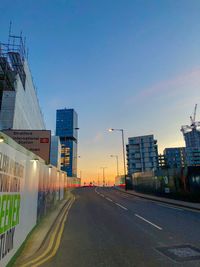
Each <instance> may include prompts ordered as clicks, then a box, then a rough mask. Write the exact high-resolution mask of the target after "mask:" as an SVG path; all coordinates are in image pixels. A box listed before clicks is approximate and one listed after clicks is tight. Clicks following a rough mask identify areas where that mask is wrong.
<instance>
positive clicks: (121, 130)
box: [108, 128, 127, 190]
mask: <svg viewBox="0 0 200 267" xmlns="http://www.w3.org/2000/svg"><path fill="white" fill-rule="evenodd" d="M108 131H109V132H113V131H119V132H121V135H122V151H123V162H124V183H125V190H127V183H126V160H125V148H124V146H125V145H124V130H123V129H113V128H111V129H109V130H108Z"/></svg>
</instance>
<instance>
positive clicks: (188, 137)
mask: <svg viewBox="0 0 200 267" xmlns="http://www.w3.org/2000/svg"><path fill="white" fill-rule="evenodd" d="M196 111H197V104H196V105H195V109H194V115H193V116H190V120H191V124H190V125H184V126H182V127H181V131H182V133H183V136H184V139H185V147H186V161H187V165H188V166H200V121H196V120H195V119H196Z"/></svg>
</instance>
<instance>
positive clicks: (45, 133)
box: [3, 130, 51, 164]
mask: <svg viewBox="0 0 200 267" xmlns="http://www.w3.org/2000/svg"><path fill="white" fill-rule="evenodd" d="M3 132H4V133H5V134H7V135H8V136H10V137H11V138H12V139H14V140H15V141H16V142H17V143H18V144H20V145H22V146H24V147H25V148H27V149H28V150H30V151H31V152H33V153H34V154H36V155H38V156H39V157H41V158H42V159H44V160H45V162H46V163H47V164H48V163H49V158H50V144H51V131H49V130H5V131H3Z"/></svg>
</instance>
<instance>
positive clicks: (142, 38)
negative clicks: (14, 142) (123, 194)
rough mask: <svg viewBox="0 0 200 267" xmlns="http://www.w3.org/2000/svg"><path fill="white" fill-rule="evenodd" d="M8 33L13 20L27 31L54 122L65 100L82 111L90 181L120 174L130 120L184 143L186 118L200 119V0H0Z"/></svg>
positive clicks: (1, 33)
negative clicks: (181, 128) (118, 163)
mask: <svg viewBox="0 0 200 267" xmlns="http://www.w3.org/2000/svg"><path fill="white" fill-rule="evenodd" d="M0 12H1V17H0V41H4V42H5V41H6V40H7V36H8V28H9V21H10V20H12V24H13V26H12V31H13V32H14V33H15V34H18V33H20V31H21V30H22V31H23V34H24V35H25V36H26V40H27V46H28V48H29V64H30V68H31V70H32V75H33V78H34V82H35V84H36V87H37V91H38V96H39V100H40V105H41V108H42V111H43V113H44V117H45V121H46V127H47V129H51V130H52V131H53V132H54V130H55V115H56V109H58V108H64V107H66V108H74V109H75V110H76V111H77V113H78V115H79V127H80V130H79V155H80V159H79V164H78V169H79V174H80V170H81V172H82V177H83V181H93V180H96V179H97V177H98V175H99V178H100V179H101V180H102V169H100V167H102V166H106V167H107V169H106V170H105V173H106V178H107V180H110V181H112V180H113V178H114V175H115V174H116V162H115V159H114V158H111V157H110V155H111V154H117V155H119V160H120V172H122V170H123V168H122V167H123V165H122V147H121V136H120V133H118V132H113V133H109V132H108V131H107V129H108V128H123V129H124V130H125V138H126V142H127V139H128V137H132V136H137V135H145V134H154V135H155V138H156V139H157V140H158V146H159V151H160V152H162V151H163V149H164V148H165V147H172V146H183V145H184V141H183V137H182V134H181V132H180V127H181V125H184V124H188V123H189V116H190V115H191V114H192V113H193V109H194V105H195V104H196V103H197V104H199V107H198V109H197V119H198V120H200V15H199V14H200V1H199V0H181V1H180V0H90V1H89V0H57V1H49V0H40V1H39V0H35V1H30V0H26V1H25V0H24V1H22V0H21V1H20V0H15V1H14V4H13V1H11V0H1V4H0Z"/></svg>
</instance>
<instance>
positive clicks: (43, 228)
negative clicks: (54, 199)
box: [13, 191, 73, 267]
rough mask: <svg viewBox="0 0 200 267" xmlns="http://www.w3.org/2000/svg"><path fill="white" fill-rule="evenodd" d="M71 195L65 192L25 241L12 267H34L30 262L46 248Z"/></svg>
mask: <svg viewBox="0 0 200 267" xmlns="http://www.w3.org/2000/svg"><path fill="white" fill-rule="evenodd" d="M72 197H73V195H72V194H71V192H70V191H68V192H66V194H65V198H64V199H63V200H62V201H60V202H59V203H58V204H57V205H56V206H55V207H54V209H53V210H52V211H50V212H49V213H48V214H47V215H46V216H45V217H44V218H43V219H42V221H41V222H40V223H39V224H38V225H37V227H36V228H35V229H34V230H33V232H32V233H31V235H30V237H29V238H28V239H27V240H26V242H25V246H24V248H23V250H22V251H21V253H20V255H19V256H18V258H17V259H16V261H15V263H14V265H13V267H22V266H24V267H25V266H27V267H29V266H36V265H33V264H32V263H29V262H31V261H32V260H33V259H34V260H35V259H36V258H37V257H38V256H40V255H41V253H43V251H45V250H46V249H47V248H48V245H49V242H50V239H51V237H52V235H53V230H54V229H55V227H56V225H57V224H58V223H59V222H61V219H62V218H63V217H62V216H63V215H64V214H65V213H66V207H68V204H70V200H71V199H72Z"/></svg>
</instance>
